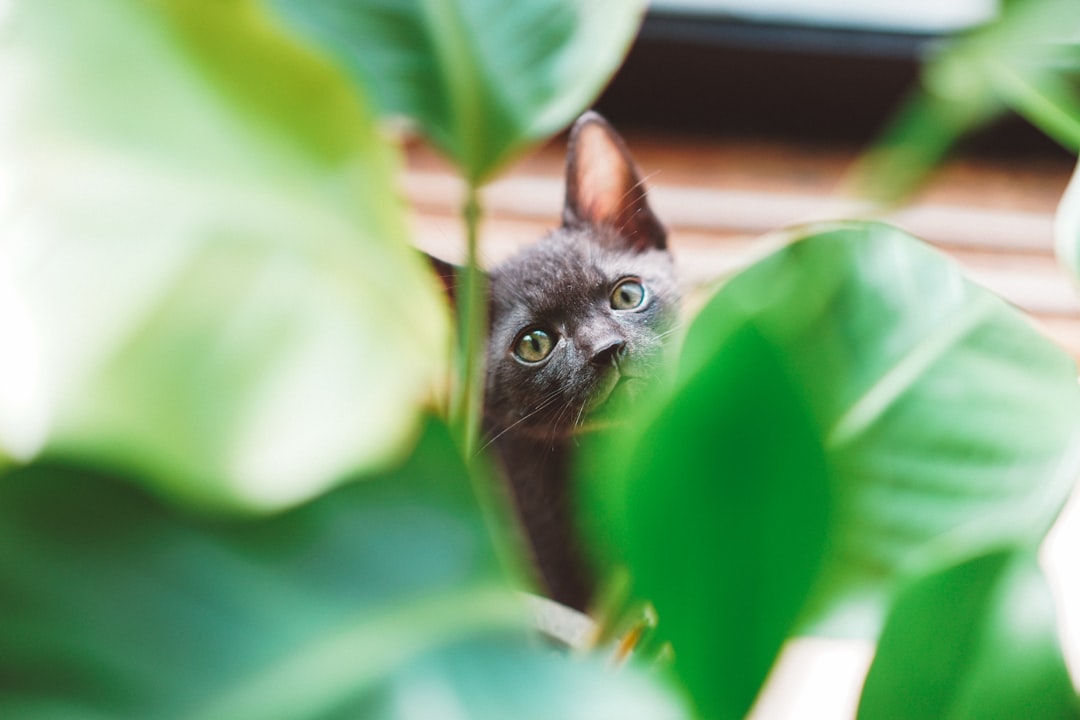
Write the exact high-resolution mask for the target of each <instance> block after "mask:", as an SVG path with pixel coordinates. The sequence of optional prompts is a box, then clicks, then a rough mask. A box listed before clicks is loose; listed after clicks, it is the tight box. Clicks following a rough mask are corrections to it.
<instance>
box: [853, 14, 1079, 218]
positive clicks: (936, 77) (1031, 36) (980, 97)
mask: <svg viewBox="0 0 1080 720" xmlns="http://www.w3.org/2000/svg"><path fill="white" fill-rule="evenodd" d="M1010 109H1011V110H1012V111H1014V112H1017V113H1019V114H1020V115H1022V116H1023V117H1025V118H1026V119H1027V120H1028V121H1029V122H1031V123H1032V124H1034V125H1035V126H1036V127H1038V128H1039V129H1040V130H1042V131H1043V132H1045V133H1046V134H1047V135H1049V136H1050V137H1052V138H1053V139H1055V140H1056V141H1058V142H1059V143H1061V144H1062V145H1063V146H1064V147H1066V148H1068V149H1069V150H1070V151H1072V152H1076V151H1078V150H1080V12H1078V11H1077V6H1076V2H1075V0H1027V1H1024V2H1006V3H1002V9H1001V15H1000V17H998V18H997V19H996V20H995V21H993V22H991V23H990V24H988V25H986V26H984V27H982V28H979V29H977V30H975V31H973V32H971V33H968V34H967V35H962V36H960V37H959V38H957V39H956V40H954V41H951V42H948V43H947V44H946V45H945V46H944V48H943V49H941V50H940V51H938V52H936V53H934V54H933V55H932V56H931V57H930V59H929V61H928V62H927V64H926V66H925V67H924V69H923V73H922V83H921V87H920V88H919V89H918V90H917V91H916V92H915V93H914V94H913V95H912V96H911V97H909V98H908V100H907V101H906V103H905V104H904V106H903V107H902V108H901V109H900V111H899V112H898V113H897V115H896V117H895V118H893V120H892V122H891V123H890V124H889V126H888V127H887V128H886V130H885V131H884V133H883V135H882V137H880V138H879V139H878V141H877V143H876V145H875V147H874V148H873V149H872V150H871V151H870V152H869V153H868V154H867V155H866V156H865V157H864V158H863V161H862V163H861V165H860V167H859V168H858V169H857V172H856V173H855V176H854V180H853V183H852V184H853V190H855V191H856V192H858V193H860V194H863V195H867V196H870V197H872V198H876V199H880V200H884V201H888V202H893V201H896V200H899V199H902V198H903V197H904V196H906V195H908V194H910V193H911V192H913V191H914V190H915V189H917V187H918V185H919V184H920V183H922V182H923V181H924V180H925V179H926V178H927V176H928V175H929V173H930V172H931V171H932V170H933V168H934V167H935V165H937V163H938V162H940V161H941V159H942V158H943V157H944V155H945V154H946V152H947V151H948V150H949V148H951V147H952V146H953V145H954V144H955V143H956V142H957V140H959V139H960V138H961V137H962V136H963V135H964V134H966V133H968V132H971V131H972V130H975V129H976V128H978V127H979V126H981V125H983V124H986V123H988V122H990V121H991V120H994V119H995V118H997V117H999V116H1000V115H1001V114H1002V113H1003V112H1005V111H1006V110H1010Z"/></svg>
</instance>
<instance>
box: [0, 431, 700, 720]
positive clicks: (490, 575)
mask: <svg viewBox="0 0 1080 720" xmlns="http://www.w3.org/2000/svg"><path fill="white" fill-rule="evenodd" d="M0 607H3V608H4V611H3V613H0V716H3V717H18V718H27V719H30V718H48V717H140V718H142V717H145V718H151V717H154V718H157V717H192V718H221V719H222V720H244V719H245V718H251V719H255V718H257V719H258V720H270V719H272V718H280V719H281V720H299V719H301V718H327V717H367V718H380V717H387V718H391V717H393V718H402V717H420V718H424V719H425V720H439V719H441V718H447V719H448V720H451V719H453V720H456V719H458V718H463V717H467V718H470V719H471V720H485V719H489V718H490V719H491V720H502V719H503V718H507V717H520V718H536V719H537V720H540V719H541V718H553V717H560V718H562V717H565V718H583V719H584V718H592V717H626V718H641V719H642V720H645V719H649V720H654V719H657V718H670V719H672V720H677V719H680V718H685V717H686V715H685V713H684V712H683V711H682V710H681V709H680V706H679V705H678V703H677V702H676V701H675V700H674V699H672V698H671V697H670V696H669V695H668V694H667V693H666V692H665V691H664V690H663V689H662V688H661V687H660V686H659V685H657V684H655V682H654V681H652V680H650V678H647V677H640V676H638V675H637V674H636V673H633V672H630V673H628V674H623V675H619V676H616V675H614V674H612V673H611V672H610V671H608V670H606V669H605V668H604V667H602V666H601V665H600V664H598V663H596V662H590V661H583V662H577V661H574V660H572V659H570V658H567V657H560V656H558V655H557V654H554V653H552V652H551V651H550V650H548V649H545V648H541V647H538V646H536V645H535V644H534V641H533V640H532V639H531V638H529V637H528V636H527V635H526V633H525V621H524V612H523V610H524V608H523V606H522V603H521V599H520V598H519V597H518V596H517V594H516V593H514V592H513V591H512V590H510V588H509V587H508V586H507V585H506V584H505V583H504V582H503V580H502V579H501V572H500V569H499V567H498V564H497V562H496V558H495V555H494V552H493V550H492V546H491V543H490V540H489V538H488V535H487V530H486V528H485V527H484V524H483V522H482V521H481V517H480V513H479V512H478V509H477V507H476V505H475V501H474V500H473V497H472V493H471V489H470V486H469V480H468V476H467V474H466V470H465V467H464V465H463V463H462V461H461V460H460V458H459V456H458V454H457V451H456V449H455V446H454V444H453V442H452V441H451V439H450V436H449V433H448V432H447V431H446V429H445V428H442V427H440V426H437V425H436V426H432V428H430V429H429V431H428V432H427V433H426V434H425V435H424V436H423V438H422V440H421V442H420V443H419V445H418V447H417V450H416V452H415V453H414V454H413V457H412V459H411V460H410V461H409V462H408V464H407V465H405V466H403V467H401V468H398V469H396V470H394V471H392V472H389V473H387V474H385V475H383V476H381V477H370V478H367V479H365V480H363V481H362V482H355V483H348V484H345V485H343V486H342V487H339V488H337V489H335V490H333V491H331V492H329V493H327V494H325V495H323V496H322V497H320V498H318V499H317V500H314V501H312V502H310V503H307V504H305V505H301V506H299V507H296V508H294V509H292V510H289V511H287V512H284V513H282V514H280V515H277V516H274V517H269V518H251V519H243V520H236V519H233V520H207V519H205V518H199V517H195V516H192V515H189V514H186V513H182V512H179V511H177V510H176V509H174V508H170V507H167V506H165V505H163V504H161V503H160V502H159V501H157V500H155V499H153V498H152V497H151V496H148V495H147V494H146V493H145V492H143V491H142V490H140V489H138V488H135V487H133V486H132V485H131V483H130V482H127V481H120V480H116V479H112V478H107V477H105V476H100V475H94V474H92V473H89V472H87V471H84V470H78V469H74V468H71V467H66V466H63V465H57V464H53V463H50V462H45V463H42V464H38V465H31V466H29V467H26V468H23V469H19V470H15V471H12V472H9V473H7V474H6V475H2V476H0Z"/></svg>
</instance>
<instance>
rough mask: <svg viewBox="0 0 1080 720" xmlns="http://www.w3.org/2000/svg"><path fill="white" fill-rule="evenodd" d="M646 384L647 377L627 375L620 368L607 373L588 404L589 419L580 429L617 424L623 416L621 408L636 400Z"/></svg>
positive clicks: (587, 415) (594, 428) (586, 429)
mask: <svg viewBox="0 0 1080 720" xmlns="http://www.w3.org/2000/svg"><path fill="white" fill-rule="evenodd" d="M645 386H646V380H645V378H643V377H639V376H636V375H626V374H624V373H622V372H620V371H619V370H614V371H612V372H610V373H608V374H607V375H605V376H604V378H603V379H602V380H601V381H600V386H599V387H598V388H597V390H596V393H595V394H594V395H593V397H592V399H591V400H590V401H589V403H588V405H587V406H586V417H587V420H585V422H583V423H582V424H581V426H580V430H582V431H591V430H599V429H600V428H604V427H609V426H611V425H615V424H617V423H618V422H619V421H620V419H621V417H622V416H621V414H620V412H619V411H620V409H622V408H623V407H624V406H625V405H626V404H627V403H632V402H633V401H634V400H636V399H637V398H638V397H639V396H640V395H641V393H642V391H643V390H644V389H645Z"/></svg>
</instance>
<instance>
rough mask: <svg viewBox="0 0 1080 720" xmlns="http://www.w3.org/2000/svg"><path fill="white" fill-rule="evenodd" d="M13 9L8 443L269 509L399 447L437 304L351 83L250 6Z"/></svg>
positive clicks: (6, 57) (1, 45)
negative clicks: (407, 237)
mask: <svg viewBox="0 0 1080 720" xmlns="http://www.w3.org/2000/svg"><path fill="white" fill-rule="evenodd" d="M8 5H9V6H10V7H5V13H4V17H3V20H2V22H3V29H2V32H0V66H2V67H4V81H3V82H2V83H0V114H2V117H0V165H2V166H3V167H4V169H5V170H4V173H5V180H4V182H3V183H2V184H0V208H3V212H0V234H2V235H3V236H4V242H3V243H2V244H0V300H3V301H4V302H3V303H0V304H2V305H3V306H4V309H3V310H2V311H0V338H3V344H4V348H5V352H4V356H5V357H4V359H3V360H2V361H0V398H2V399H0V444H2V445H3V446H4V448H5V451H6V452H7V453H8V454H11V455H13V456H15V457H17V458H19V459H21V460H26V459H28V458H31V457H33V456H34V455H35V453H37V452H38V451H39V450H40V449H41V448H42V447H45V448H47V449H49V450H50V451H53V452H57V453H64V454H67V455H68V456H70V457H78V458H81V459H83V460H86V461H92V462H95V463H101V464H105V465H108V466H112V467H119V468H124V469H125V470H129V471H132V473H133V474H134V475H136V476H139V477H144V478H152V479H153V480H152V482H153V483H154V484H155V486H156V487H157V489H158V490H160V491H164V492H168V493H170V494H171V495H173V496H175V497H180V498H182V499H184V500H186V501H188V502H192V503H197V504H213V505H241V506H247V507H271V508H272V507H279V506H281V505H284V504H288V503H291V502H296V501H298V500H301V499H303V498H305V497H309V496H311V495H313V494H315V493H318V492H320V491H321V490H322V489H324V488H325V487H326V486H327V485H328V484H329V483H332V482H334V481H335V480H337V479H339V478H340V477H342V476H344V475H346V474H347V473H349V472H351V471H353V470H356V469H363V468H373V467H377V466H380V465H385V464H386V463H388V462H391V461H392V460H393V459H394V458H395V457H398V456H400V455H401V453H402V451H403V450H405V449H406V448H407V446H408V444H409V443H410V442H411V441H412V439H413V437H414V435H415V432H416V429H417V425H418V419H419V417H420V413H421V407H422V406H423V405H424V404H426V403H429V402H430V399H431V396H432V394H433V391H434V390H433V389H434V387H435V385H436V383H437V381H438V379H439V378H440V377H441V373H442V372H443V366H444V364H445V356H446V350H447V346H448V343H447V338H446V326H447V321H446V320H447V319H446V317H445V315H446V313H445V308H444V307H443V306H442V302H441V298H440V297H439V293H438V290H437V289H436V288H435V287H434V282H433V281H432V280H431V278H429V277H428V276H427V274H426V272H425V269H424V268H423V266H422V264H421V263H420V262H419V260H418V259H417V258H416V257H414V254H413V251H412V250H411V249H410V248H409V247H408V244H407V242H406V238H405V233H404V226H403V222H402V212H401V206H400V202H399V199H398V198H397V196H396V195H395V194H394V192H393V182H392V177H393V175H392V174H393V171H394V170H395V168H396V161H395V158H394V157H393V156H392V154H391V153H390V152H389V150H388V147H387V146H386V145H385V144H384V143H383V142H382V140H381V138H380V136H379V133H378V132H377V130H376V128H375V125H374V123H373V118H372V115H371V113H370V112H369V110H368V108H367V107H366V106H365V105H364V101H363V98H362V97H361V96H360V95H359V94H358V93H357V91H356V89H355V88H354V87H353V86H352V84H351V83H350V82H349V81H348V80H347V79H346V78H345V77H344V76H343V75H342V74H341V73H340V72H339V71H337V70H336V69H335V68H334V67H333V66H332V65H331V64H329V63H328V62H327V61H325V60H324V59H322V58H321V57H320V56H318V55H316V54H314V53H313V52H311V51H310V50H308V49H306V48H304V47H303V46H301V45H299V44H297V43H296V42H295V41H293V40H292V39H291V38H290V37H289V36H288V35H287V34H285V33H284V32H283V31H282V30H281V29H279V28H278V27H277V26H276V25H275V24H274V22H273V21H272V20H271V19H270V18H268V17H267V16H266V15H265V14H264V13H263V12H262V11H261V10H260V7H259V5H258V4H256V3H255V2H254V1H253V0H227V1H225V2H222V1H221V0H162V1H161V2H155V3H146V2H140V1H138V0H102V2H96V3H93V6H92V7H91V6H90V5H86V4H84V3H78V2H71V1H65V0H16V2H13V3H8ZM8 301H10V302H8ZM148 481H149V480H148Z"/></svg>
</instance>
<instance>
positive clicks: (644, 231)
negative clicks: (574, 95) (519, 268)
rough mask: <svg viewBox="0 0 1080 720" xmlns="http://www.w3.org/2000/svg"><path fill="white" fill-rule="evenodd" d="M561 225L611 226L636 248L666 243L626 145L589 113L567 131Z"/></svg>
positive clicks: (664, 230) (664, 232)
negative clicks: (564, 192)
mask: <svg viewBox="0 0 1080 720" xmlns="http://www.w3.org/2000/svg"><path fill="white" fill-rule="evenodd" d="M563 225H565V226H566V227H575V226H580V225H592V226H608V227H611V228H614V229H615V230H616V231H618V233H619V236H620V237H621V239H622V240H623V241H624V242H626V243H627V244H628V245H629V246H630V247H631V248H632V249H634V250H637V251H642V250H648V249H652V248H656V249H660V250H663V249H666V248H667V230H666V229H665V228H664V226H663V225H662V224H661V223H660V221H659V220H658V219H657V218H656V215H654V214H653V211H652V209H651V208H650V207H649V202H648V199H647V198H646V197H645V184H644V183H643V182H642V180H641V176H640V175H639V174H638V171H637V168H636V167H635V166H634V161H633V160H632V159H631V158H630V153H629V152H627V150H626V145H625V144H624V143H623V141H622V138H620V137H619V135H618V133H616V132H615V130H614V129H613V128H612V127H611V125H609V124H608V122H607V120H604V118H602V117H600V115H598V114H597V113H595V112H591V111H590V112H587V113H585V114H584V115H582V116H581V117H580V118H578V120H577V122H575V123H574V127H573V128H571V130H570V144H569V147H568V148H567V152H566V205H565V206H564V207H563Z"/></svg>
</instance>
